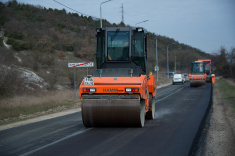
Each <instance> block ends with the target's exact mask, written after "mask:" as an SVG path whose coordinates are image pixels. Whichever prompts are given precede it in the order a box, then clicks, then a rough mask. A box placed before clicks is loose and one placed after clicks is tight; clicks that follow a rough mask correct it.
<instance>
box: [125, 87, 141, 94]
mask: <svg viewBox="0 0 235 156" xmlns="http://www.w3.org/2000/svg"><path fill="white" fill-rule="evenodd" d="M126 92H128V93H134V92H139V88H126Z"/></svg>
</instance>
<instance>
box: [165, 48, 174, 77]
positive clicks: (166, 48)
mask: <svg viewBox="0 0 235 156" xmlns="http://www.w3.org/2000/svg"><path fill="white" fill-rule="evenodd" d="M172 44H175V43H171V44H168V45H167V47H166V49H167V54H166V55H167V60H166V61H167V62H166V63H167V77H168V79H169V61H168V46H169V45H172Z"/></svg>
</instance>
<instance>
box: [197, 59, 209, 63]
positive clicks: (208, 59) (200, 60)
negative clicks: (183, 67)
mask: <svg viewBox="0 0 235 156" xmlns="http://www.w3.org/2000/svg"><path fill="white" fill-rule="evenodd" d="M198 61H202V62H204V61H209V62H210V64H211V59H205V60H198Z"/></svg>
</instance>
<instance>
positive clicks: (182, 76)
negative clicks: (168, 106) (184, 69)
mask: <svg viewBox="0 0 235 156" xmlns="http://www.w3.org/2000/svg"><path fill="white" fill-rule="evenodd" d="M181 76H182V79H183V81H184V83H185V81H186V79H185V77H184V74H181Z"/></svg>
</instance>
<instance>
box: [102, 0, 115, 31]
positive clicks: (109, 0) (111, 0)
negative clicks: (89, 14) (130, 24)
mask: <svg viewBox="0 0 235 156" xmlns="http://www.w3.org/2000/svg"><path fill="white" fill-rule="evenodd" d="M109 1H112V0H108V1H104V2H102V3H100V28H102V11H101V5H102V4H104V3H107V2H109Z"/></svg>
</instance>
